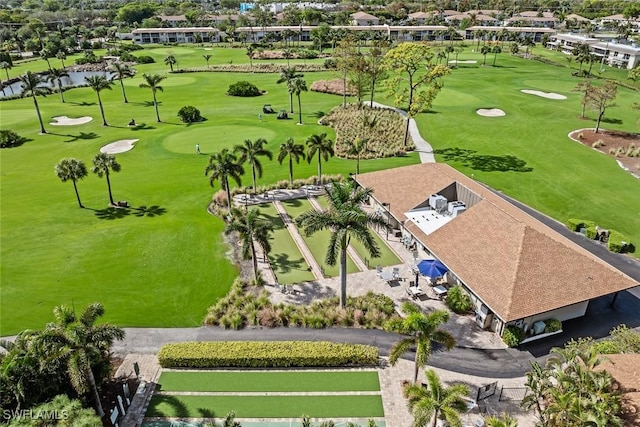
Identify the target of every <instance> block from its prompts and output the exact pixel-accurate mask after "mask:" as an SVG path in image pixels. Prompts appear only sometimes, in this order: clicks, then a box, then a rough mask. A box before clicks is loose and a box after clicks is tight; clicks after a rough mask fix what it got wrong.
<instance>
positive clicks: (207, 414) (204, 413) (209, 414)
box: [197, 408, 216, 418]
mask: <svg viewBox="0 0 640 427" xmlns="http://www.w3.org/2000/svg"><path fill="white" fill-rule="evenodd" d="M197 411H198V414H200V418H215V417H216V413H215V411H214V410H213V409H209V408H198V409H197Z"/></svg>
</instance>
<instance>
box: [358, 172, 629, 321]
mask: <svg viewBox="0 0 640 427" xmlns="http://www.w3.org/2000/svg"><path fill="white" fill-rule="evenodd" d="M355 179H356V181H357V182H358V184H359V185H361V186H363V187H367V188H371V189H373V195H372V198H371V200H370V204H371V205H372V206H373V207H374V208H375V209H376V210H381V211H384V212H388V214H389V220H390V223H391V226H392V227H393V228H395V229H397V233H398V235H401V236H402V241H403V242H404V243H405V245H407V246H410V247H411V246H414V247H417V248H418V249H421V250H423V251H424V252H426V253H427V254H431V255H432V256H433V257H434V258H436V259H438V260H440V261H441V262H442V263H443V264H444V265H445V266H446V267H447V268H448V269H449V272H448V273H447V276H446V280H447V282H448V283H449V284H451V285H455V284H457V285H461V286H462V287H463V288H464V289H465V290H467V291H468V293H469V294H470V295H471V297H472V300H473V303H474V305H475V311H476V322H477V323H478V325H479V326H480V327H482V328H485V329H490V330H492V331H495V332H497V333H498V334H502V332H503V330H504V328H505V327H506V326H508V325H516V326H519V327H522V328H523V329H524V330H525V331H528V332H529V333H536V334H537V333H539V332H540V331H539V329H540V327H541V325H542V327H544V323H542V322H544V321H545V320H548V319H558V320H561V321H564V320H568V319H573V318H577V317H581V316H583V315H584V314H585V312H586V310H587V306H588V305H589V301H590V300H593V299H596V298H599V297H602V296H605V295H611V294H617V293H619V292H621V291H624V290H627V289H631V288H634V287H637V286H638V285H639V283H638V282H637V281H636V280H634V279H633V278H631V277H629V276H627V275H626V274H624V273H622V272H621V271H619V270H617V269H616V268H614V267H613V266H611V265H610V264H608V263H606V262H604V261H603V260H601V259H600V258H598V257H597V256H595V255H593V254H592V253H590V252H589V251H587V250H585V249H584V248H582V247H581V246H579V245H577V244H576V243H574V242H572V241H571V240H569V239H567V238H566V237H564V236H562V235H561V234H559V233H558V232H556V231H554V230H553V229H551V228H550V227H548V226H547V225H545V224H543V223H542V222H540V221H538V220H536V219H535V218H533V217H532V216H530V215H529V214H527V213H526V212H525V211H523V210H521V209H520V208H518V207H516V206H515V205H513V204H511V203H509V202H508V201H506V200H505V199H503V198H502V197H500V196H499V195H498V194H496V193H495V192H493V191H492V190H490V189H489V188H487V187H485V186H483V185H481V184H480V183H478V182H476V181H474V180H473V179H470V178H468V177H466V176H465V175H463V174H462V173H460V172H458V171H456V170H455V169H453V168H452V167H450V166H448V165H446V164H443V163H423V164H418V165H413V166H407V167H401V168H396V169H387V170H382V171H378V172H371V173H366V174H361V175H358V176H356V177H355Z"/></svg>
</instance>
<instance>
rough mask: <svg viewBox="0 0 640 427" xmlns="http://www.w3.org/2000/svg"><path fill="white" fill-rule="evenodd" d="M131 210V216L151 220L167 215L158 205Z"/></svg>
mask: <svg viewBox="0 0 640 427" xmlns="http://www.w3.org/2000/svg"><path fill="white" fill-rule="evenodd" d="M131 210H132V211H133V215H134V216H137V217H144V216H148V217H149V218H153V217H154V216H160V215H164V214H165V213H167V210H166V209H165V208H163V207H160V206H158V205H153V206H148V207H147V206H144V205H143V206H139V207H137V208H131Z"/></svg>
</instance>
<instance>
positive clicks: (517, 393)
mask: <svg viewBox="0 0 640 427" xmlns="http://www.w3.org/2000/svg"><path fill="white" fill-rule="evenodd" d="M528 392H529V389H528V388H526V387H500V395H499V396H498V401H499V402H502V401H505V400H508V401H511V402H522V401H523V400H524V398H525V397H526V396H527V393H528Z"/></svg>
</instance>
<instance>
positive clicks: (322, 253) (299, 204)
mask: <svg viewBox="0 0 640 427" xmlns="http://www.w3.org/2000/svg"><path fill="white" fill-rule="evenodd" d="M282 204H283V205H284V207H285V209H286V210H287V213H288V214H289V216H291V218H292V219H294V220H295V218H297V217H298V216H299V215H300V214H302V213H303V212H307V211H309V210H312V209H313V207H312V206H311V203H309V201H308V200H307V199H296V200H286V201H283V202H282ZM299 231H300V235H301V236H302V239H303V240H304V241H305V243H306V244H307V247H308V248H309V250H310V251H311V253H312V254H313V257H314V258H315V259H316V261H317V262H318V264H319V265H320V268H321V269H322V271H323V272H324V274H325V276H328V277H335V276H338V275H340V260H338V261H337V262H336V264H335V265H329V264H327V263H326V262H325V258H326V256H327V247H328V246H329V240H330V239H331V231H330V230H320V231H318V232H316V233H314V234H313V235H311V236H307V235H305V233H304V231H302V230H301V229H299ZM359 271H360V270H358V267H357V266H356V264H355V263H354V262H353V260H352V259H351V257H350V256H349V255H347V273H349V274H350V273H357V272H359Z"/></svg>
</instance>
